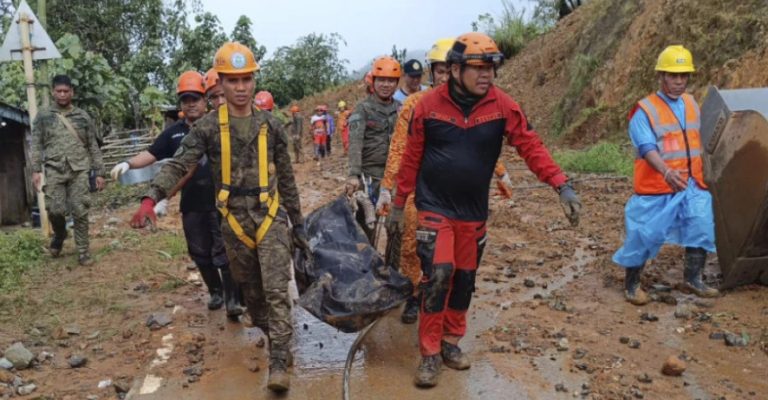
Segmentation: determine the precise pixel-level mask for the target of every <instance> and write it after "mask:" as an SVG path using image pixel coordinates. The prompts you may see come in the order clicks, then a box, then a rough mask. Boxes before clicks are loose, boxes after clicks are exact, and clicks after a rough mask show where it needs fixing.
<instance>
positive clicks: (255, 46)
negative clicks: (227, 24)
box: [230, 15, 267, 62]
mask: <svg viewBox="0 0 768 400" xmlns="http://www.w3.org/2000/svg"><path fill="white" fill-rule="evenodd" d="M252 25H253V22H251V19H250V18H248V17H247V16H245V15H241V16H240V18H238V19H237V23H235V29H233V30H232V35H230V39H231V40H232V41H233V42H240V43H242V44H244V45H245V46H246V47H248V48H249V49H251V51H253V56H254V57H255V58H256V61H257V62H258V61H261V59H262V58H264V54H266V53H267V48H266V47H264V46H261V45H259V42H257V41H256V39H255V38H254V37H253V35H252V34H251V26H252Z"/></svg>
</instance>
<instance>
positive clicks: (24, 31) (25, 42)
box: [19, 13, 51, 236]
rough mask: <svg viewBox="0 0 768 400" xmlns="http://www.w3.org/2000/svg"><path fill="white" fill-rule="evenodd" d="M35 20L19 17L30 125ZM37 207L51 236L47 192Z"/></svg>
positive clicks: (34, 113)
mask: <svg viewBox="0 0 768 400" xmlns="http://www.w3.org/2000/svg"><path fill="white" fill-rule="evenodd" d="M31 22H33V20H32V19H31V18H30V17H29V16H28V15H27V14H24V13H22V14H21V15H20V18H19V33H21V53H22V56H23V60H22V61H23V64H24V77H25V78H26V81H27V110H28V111H29V125H30V127H32V123H33V121H34V120H35V117H36V116H37V93H36V91H35V71H34V69H33V67H32V43H31V42H30V40H29V24H30V23H31ZM44 184H45V171H43V174H42V178H41V180H40V185H41V187H42V185H44ZM35 190H37V189H35ZM37 207H38V208H39V209H40V228H41V231H42V232H43V235H45V236H50V234H51V225H50V223H49V222H48V212H47V211H46V209H45V194H43V192H42V191H39V192H37Z"/></svg>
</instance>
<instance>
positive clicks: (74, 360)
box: [67, 354, 88, 368]
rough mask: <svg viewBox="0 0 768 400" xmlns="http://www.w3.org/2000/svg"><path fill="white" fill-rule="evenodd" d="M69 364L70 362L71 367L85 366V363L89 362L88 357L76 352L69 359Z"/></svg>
mask: <svg viewBox="0 0 768 400" xmlns="http://www.w3.org/2000/svg"><path fill="white" fill-rule="evenodd" d="M67 364H69V366H70V367H71V368H81V367H84V366H85V364H88V357H84V356H81V355H79V354H74V355H72V356H71V357H69V358H68V359H67Z"/></svg>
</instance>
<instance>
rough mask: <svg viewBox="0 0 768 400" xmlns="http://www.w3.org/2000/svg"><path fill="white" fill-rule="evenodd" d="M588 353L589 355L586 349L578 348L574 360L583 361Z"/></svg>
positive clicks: (574, 353)
mask: <svg viewBox="0 0 768 400" xmlns="http://www.w3.org/2000/svg"><path fill="white" fill-rule="evenodd" d="M587 353H589V352H588V351H587V350H586V349H582V348H578V349H576V351H574V352H573V356H572V357H573V359H574V360H581V359H582V358H584V357H586V356H587Z"/></svg>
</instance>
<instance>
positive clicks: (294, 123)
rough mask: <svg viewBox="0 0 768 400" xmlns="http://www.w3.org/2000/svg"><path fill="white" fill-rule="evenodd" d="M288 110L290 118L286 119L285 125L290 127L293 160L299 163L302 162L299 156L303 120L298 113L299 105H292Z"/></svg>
mask: <svg viewBox="0 0 768 400" xmlns="http://www.w3.org/2000/svg"><path fill="white" fill-rule="evenodd" d="M290 110H291V119H290V120H288V122H287V123H286V124H285V127H286V128H288V127H289V126H290V129H291V130H290V132H291V142H293V153H294V157H293V161H294V162H296V163H299V164H301V163H302V162H304V160H303V159H302V157H301V134H302V129H304V120H302V119H301V114H299V106H297V105H292V106H291V109H290Z"/></svg>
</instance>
